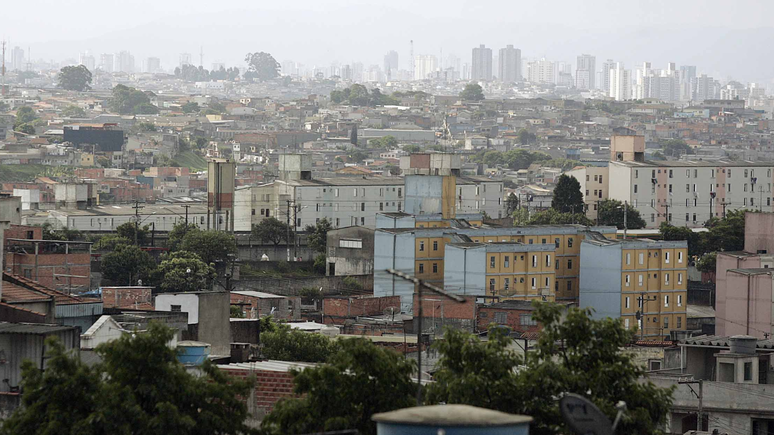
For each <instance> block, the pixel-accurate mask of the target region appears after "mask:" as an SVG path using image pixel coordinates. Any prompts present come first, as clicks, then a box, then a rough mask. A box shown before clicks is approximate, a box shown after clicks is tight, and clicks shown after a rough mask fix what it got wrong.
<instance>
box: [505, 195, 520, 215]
mask: <svg viewBox="0 0 774 435" xmlns="http://www.w3.org/2000/svg"><path fill="white" fill-rule="evenodd" d="M517 208H519V197H518V196H516V194H515V193H510V194H508V197H507V198H506V199H505V212H506V213H507V214H508V215H511V214H513V212H515V211H516V209H517Z"/></svg>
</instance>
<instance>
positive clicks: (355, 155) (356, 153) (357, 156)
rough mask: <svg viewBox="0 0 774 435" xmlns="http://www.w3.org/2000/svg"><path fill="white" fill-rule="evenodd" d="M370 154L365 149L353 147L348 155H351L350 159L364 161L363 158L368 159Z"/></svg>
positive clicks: (356, 161)
mask: <svg viewBox="0 0 774 435" xmlns="http://www.w3.org/2000/svg"><path fill="white" fill-rule="evenodd" d="M369 156H370V154H368V153H367V152H365V151H361V150H359V149H353V150H352V151H351V152H350V153H349V155H348V156H347V157H349V160H350V161H352V162H355V163H358V162H362V161H363V160H365V159H367V158H368V157H369Z"/></svg>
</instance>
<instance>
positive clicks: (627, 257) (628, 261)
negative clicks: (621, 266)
mask: <svg viewBox="0 0 774 435" xmlns="http://www.w3.org/2000/svg"><path fill="white" fill-rule="evenodd" d="M626 264H632V254H631V253H629V252H627V253H626Z"/></svg>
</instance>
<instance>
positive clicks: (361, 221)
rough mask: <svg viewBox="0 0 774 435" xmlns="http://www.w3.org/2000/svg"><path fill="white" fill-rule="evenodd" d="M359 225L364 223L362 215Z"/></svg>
mask: <svg viewBox="0 0 774 435" xmlns="http://www.w3.org/2000/svg"><path fill="white" fill-rule="evenodd" d="M360 225H365V218H364V217H361V218H360Z"/></svg>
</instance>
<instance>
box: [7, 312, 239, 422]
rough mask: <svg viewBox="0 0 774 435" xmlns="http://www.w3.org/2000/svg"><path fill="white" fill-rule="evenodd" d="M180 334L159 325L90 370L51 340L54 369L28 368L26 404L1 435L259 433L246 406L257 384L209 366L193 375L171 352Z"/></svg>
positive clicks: (105, 348) (104, 349) (104, 353)
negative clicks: (249, 419)
mask: <svg viewBox="0 0 774 435" xmlns="http://www.w3.org/2000/svg"><path fill="white" fill-rule="evenodd" d="M171 339H172V331H171V330H169V329H168V328H166V327H164V326H162V325H161V324H159V323H151V324H150V326H149V328H148V331H147V332H146V333H138V334H124V335H122V336H121V338H119V339H117V340H115V341H112V342H110V343H106V344H103V345H100V346H99V347H98V348H97V354H98V355H99V356H100V357H101V359H102V362H101V363H99V364H97V365H95V366H93V367H89V366H88V365H86V364H85V363H83V362H81V361H80V359H79V358H78V356H77V355H75V356H74V355H71V354H70V353H68V352H66V351H65V349H64V347H63V346H62V345H61V344H60V343H59V342H58V341H57V340H56V339H54V338H53V337H52V338H49V339H47V340H46V350H47V351H48V354H47V368H46V370H45V371H42V370H40V369H38V368H37V367H36V366H35V363H33V362H31V361H27V362H25V363H24V364H23V366H22V378H23V385H22V391H23V393H22V403H23V406H22V407H21V408H19V409H18V410H17V411H16V412H15V413H14V414H13V415H12V416H11V417H10V418H9V419H7V420H6V421H5V422H4V424H3V426H2V429H1V430H0V434H3V435H56V434H85V435H98V434H141V435H170V434H187V435H211V434H249V433H254V432H253V430H252V429H250V428H249V427H248V426H246V425H245V419H246V418H247V416H248V414H247V405H246V404H245V403H244V401H243V400H242V397H246V396H247V395H248V393H249V391H250V387H251V384H252V380H247V381H244V380H238V379H234V378H231V377H229V376H227V375H226V374H224V373H222V372H220V371H219V370H218V369H217V367H215V366H214V365H213V364H212V363H210V362H209V361H207V362H205V363H204V364H203V365H202V367H201V370H200V372H199V373H198V374H196V375H194V374H191V373H189V372H188V371H187V370H186V369H185V368H184V367H183V366H182V364H180V363H179V362H178V361H177V354H176V350H175V349H174V348H171V347H169V346H168V343H169V342H170V341H171Z"/></svg>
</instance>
